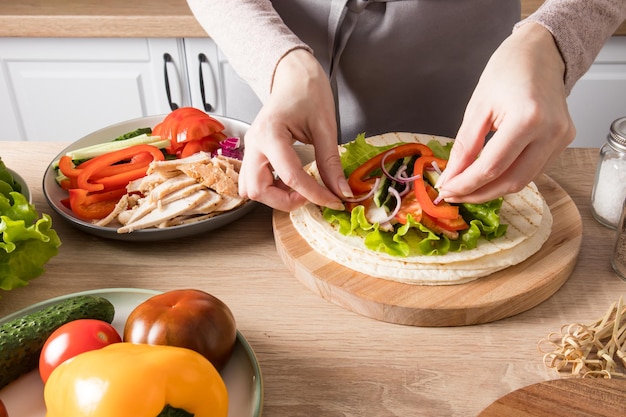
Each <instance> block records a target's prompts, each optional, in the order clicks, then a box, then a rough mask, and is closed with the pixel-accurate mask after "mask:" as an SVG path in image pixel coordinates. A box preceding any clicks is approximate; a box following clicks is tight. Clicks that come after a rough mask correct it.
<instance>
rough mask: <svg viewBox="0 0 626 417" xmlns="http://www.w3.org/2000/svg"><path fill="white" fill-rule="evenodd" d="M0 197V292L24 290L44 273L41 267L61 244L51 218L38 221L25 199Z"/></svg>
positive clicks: (38, 218)
mask: <svg viewBox="0 0 626 417" xmlns="http://www.w3.org/2000/svg"><path fill="white" fill-rule="evenodd" d="M9 194H10V198H11V199H9V198H7V197H6V196H5V195H4V194H1V193H0V289H3V290H11V289H13V288H17V287H23V286H25V285H27V284H28V281H29V280H31V279H33V278H37V277H38V276H40V275H41V274H43V272H44V268H43V266H44V265H45V264H46V263H47V262H48V261H49V260H50V259H51V258H52V257H53V256H56V255H57V254H58V248H59V246H61V240H60V239H59V236H58V235H57V233H56V232H55V231H54V230H53V229H52V218H51V217H50V216H49V215H47V214H45V213H44V214H43V215H42V216H41V217H40V216H39V213H37V211H36V210H35V207H34V206H33V205H32V204H30V203H29V202H28V201H27V200H26V197H24V195H22V194H21V193H18V192H16V191H13V192H10V193H9Z"/></svg>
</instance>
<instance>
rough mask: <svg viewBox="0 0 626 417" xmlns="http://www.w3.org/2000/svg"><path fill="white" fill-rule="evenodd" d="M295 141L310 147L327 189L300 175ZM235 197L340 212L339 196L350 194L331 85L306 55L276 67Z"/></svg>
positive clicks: (286, 59)
mask: <svg viewBox="0 0 626 417" xmlns="http://www.w3.org/2000/svg"><path fill="white" fill-rule="evenodd" d="M295 141H300V142H302V143H307V144H312V145H313V146H314V149H315V159H316V161H317V165H318V169H319V171H320V175H321V177H322V180H323V181H324V184H325V185H326V187H327V188H326V187H324V186H322V185H320V184H319V183H318V182H317V181H316V180H315V179H314V178H313V177H312V176H310V175H309V174H307V173H306V172H305V171H304V169H303V168H302V164H301V162H300V159H299V157H298V155H297V153H296V151H295V150H294V148H293V143H294V142H295ZM239 193H240V194H241V196H242V197H247V198H250V199H252V200H255V201H259V202H261V203H263V204H266V205H268V206H270V207H272V208H275V209H278V210H282V211H291V210H294V209H296V208H298V207H300V206H302V205H303V204H305V203H306V202H307V201H310V202H312V203H314V204H317V205H320V206H325V207H330V208H334V209H338V210H341V209H343V204H342V202H341V199H340V198H339V197H338V196H345V197H350V196H351V195H352V193H351V191H350V187H349V186H348V183H347V181H346V179H345V177H344V174H343V168H342V166H341V162H340V160H339V152H338V147H337V122H336V119H335V103H334V99H333V94H332V90H331V87H330V83H329V80H328V77H327V76H326V74H325V73H324V70H323V69H322V67H321V66H320V64H319V63H318V62H317V60H316V59H315V58H314V57H313V55H312V54H311V53H309V52H308V51H306V50H303V49H296V50H293V51H291V52H289V53H288V54H287V55H285V57H283V59H282V60H281V61H280V62H279V64H278V66H277V67H276V71H275V74H274V82H273V86H272V92H271V94H270V96H269V99H268V100H267V102H266V103H265V104H264V106H263V108H262V109H261V111H260V112H259V114H258V115H257V117H256V119H255V120H254V122H253V123H252V126H251V127H250V129H249V130H248V133H247V134H246V136H245V155H244V159H243V164H242V167H241V172H240V176H239Z"/></svg>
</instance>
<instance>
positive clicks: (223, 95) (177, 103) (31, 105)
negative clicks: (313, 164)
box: [0, 38, 260, 141]
mask: <svg viewBox="0 0 626 417" xmlns="http://www.w3.org/2000/svg"><path fill="white" fill-rule="evenodd" d="M200 71H201V72H200ZM201 79H202V81H203V86H204V89H203V90H201V88H200V80H201ZM202 91H204V94H203V93H202ZM204 103H210V104H209V105H205V104H204ZM190 105H191V106H194V107H198V108H200V109H203V110H206V111H209V112H212V113H215V114H220V115H225V116H229V117H234V118H237V119H241V120H244V121H252V119H253V118H254V116H255V115H256V113H257V112H258V109H259V108H260V102H259V101H258V99H257V98H256V96H255V95H254V93H253V92H252V90H251V89H250V88H249V87H248V86H247V84H246V83H245V82H243V80H241V79H240V78H239V77H237V76H236V75H235V74H234V72H233V71H232V69H231V68H230V66H229V65H228V63H227V62H226V60H225V59H224V58H223V56H221V55H220V54H219V51H218V49H217V47H216V46H215V43H214V42H213V41H211V40H210V39H208V38H198V39H159V38H2V39H0V141H2V140H23V141H26V140H28V141H74V140H77V139H79V138H81V137H82V136H84V135H86V134H88V133H90V132H93V131H94V130H97V129H100V128H103V127H106V126H108V125H111V124H114V123H118V122H121V121H125V120H130V119H134V118H139V117H144V116H149V115H156V114H165V113H168V112H170V111H171V110H172V109H173V108H175V107H182V106H190Z"/></svg>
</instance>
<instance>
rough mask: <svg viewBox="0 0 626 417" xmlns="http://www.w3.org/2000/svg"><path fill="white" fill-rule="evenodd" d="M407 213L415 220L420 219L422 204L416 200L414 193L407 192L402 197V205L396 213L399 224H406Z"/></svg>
mask: <svg viewBox="0 0 626 417" xmlns="http://www.w3.org/2000/svg"><path fill="white" fill-rule="evenodd" d="M409 214H410V215H411V216H413V220H415V221H416V222H419V221H421V220H422V205H421V204H420V203H419V202H418V201H417V199H416V197H415V194H414V193H409V194H407V195H406V196H405V197H404V198H403V199H402V205H401V206H400V210H398V213H397V214H396V220H398V222H399V223H400V224H406V218H407V215H409Z"/></svg>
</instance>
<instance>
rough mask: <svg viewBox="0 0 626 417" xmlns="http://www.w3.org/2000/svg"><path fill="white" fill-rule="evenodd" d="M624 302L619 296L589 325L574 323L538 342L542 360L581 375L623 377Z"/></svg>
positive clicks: (625, 364)
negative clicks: (603, 313) (602, 314)
mask: <svg viewBox="0 0 626 417" xmlns="http://www.w3.org/2000/svg"><path fill="white" fill-rule="evenodd" d="M625 342H626V306H624V305H623V300H622V298H621V297H620V299H619V301H618V302H617V303H613V304H612V305H611V308H610V309H609V310H608V311H607V313H606V314H605V315H604V316H603V317H602V318H600V319H598V320H597V321H596V322H594V323H592V324H588V325H584V324H579V323H573V324H570V325H564V326H563V327H561V332H560V334H559V333H557V332H553V333H550V334H549V335H548V337H547V338H546V339H543V340H541V341H540V342H539V345H538V348H539V351H540V352H542V353H544V356H543V361H544V364H545V365H546V366H547V367H549V368H553V369H556V370H557V371H558V372H559V373H562V374H565V375H567V373H568V372H569V374H570V375H569V376H572V377H581V378H606V379H611V378H620V379H625V378H626V343H625Z"/></svg>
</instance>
